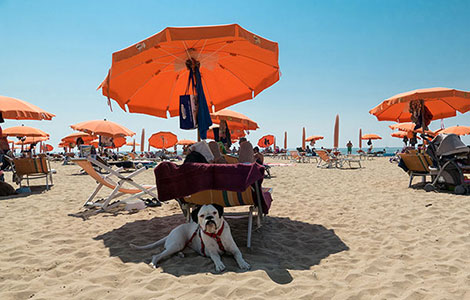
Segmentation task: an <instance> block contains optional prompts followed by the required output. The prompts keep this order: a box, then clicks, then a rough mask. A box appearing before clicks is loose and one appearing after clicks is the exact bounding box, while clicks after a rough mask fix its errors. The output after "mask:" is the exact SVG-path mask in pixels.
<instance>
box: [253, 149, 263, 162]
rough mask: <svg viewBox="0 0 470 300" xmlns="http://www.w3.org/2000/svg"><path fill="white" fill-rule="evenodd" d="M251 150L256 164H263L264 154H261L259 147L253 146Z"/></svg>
mask: <svg viewBox="0 0 470 300" xmlns="http://www.w3.org/2000/svg"><path fill="white" fill-rule="evenodd" d="M253 152H254V155H253V156H254V158H255V161H256V162H257V163H258V164H260V165H263V163H264V156H263V154H261V153H260V152H259V148H258V147H254V148H253Z"/></svg>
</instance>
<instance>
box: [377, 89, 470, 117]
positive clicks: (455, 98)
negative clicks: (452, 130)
mask: <svg viewBox="0 0 470 300" xmlns="http://www.w3.org/2000/svg"><path fill="white" fill-rule="evenodd" d="M412 100H423V101H424V104H425V105H426V107H427V108H428V109H429V111H430V112H431V113H432V115H433V118H432V119H433V120H437V119H443V118H448V117H453V116H455V115H456V112H457V111H459V112H460V113H465V112H467V111H469V110H470V92H466V91H460V90H456V89H449V88H440V87H438V88H428V89H419V90H413V91H410V92H406V93H401V94H398V95H395V96H393V97H390V98H388V99H386V100H384V101H383V102H382V103H380V104H379V105H377V106H376V107H374V108H373V109H371V110H370V111H369V113H370V114H372V115H374V116H376V117H377V120H379V121H397V122H408V121H411V114H410V112H409V102H410V101H412Z"/></svg>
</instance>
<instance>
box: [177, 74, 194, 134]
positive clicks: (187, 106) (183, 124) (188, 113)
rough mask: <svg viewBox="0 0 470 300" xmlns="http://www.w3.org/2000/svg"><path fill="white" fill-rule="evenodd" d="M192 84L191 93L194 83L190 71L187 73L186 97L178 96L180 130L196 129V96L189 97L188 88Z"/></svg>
mask: <svg viewBox="0 0 470 300" xmlns="http://www.w3.org/2000/svg"><path fill="white" fill-rule="evenodd" d="M190 84H192V86H193V92H194V90H195V82H194V76H193V72H192V70H190V71H189V78H188V85H187V87H186V92H185V94H186V95H181V96H180V107H179V109H180V128H181V129H196V128H197V111H198V100H197V96H196V95H189V94H188V90H189V86H190Z"/></svg>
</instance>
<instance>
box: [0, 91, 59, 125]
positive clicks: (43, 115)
mask: <svg viewBox="0 0 470 300" xmlns="http://www.w3.org/2000/svg"><path fill="white" fill-rule="evenodd" d="M0 114H1V117H3V118H4V119H16V120H51V119H52V118H53V117H55V115H54V114H51V113H49V112H47V111H45V110H43V109H41V108H39V107H37V106H36V105H33V104H31V103H28V102H26V101H24V100H20V99H16V98H11V97H6V96H0Z"/></svg>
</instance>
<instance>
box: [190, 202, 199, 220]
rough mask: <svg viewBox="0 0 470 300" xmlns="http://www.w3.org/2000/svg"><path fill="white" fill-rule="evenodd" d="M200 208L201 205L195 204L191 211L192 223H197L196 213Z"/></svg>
mask: <svg viewBox="0 0 470 300" xmlns="http://www.w3.org/2000/svg"><path fill="white" fill-rule="evenodd" d="M200 209H201V206H200V205H198V206H196V207H195V208H194V209H193V211H192V212H191V219H193V221H194V223H197V222H198V220H197V214H198V213H199V210H200Z"/></svg>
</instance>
